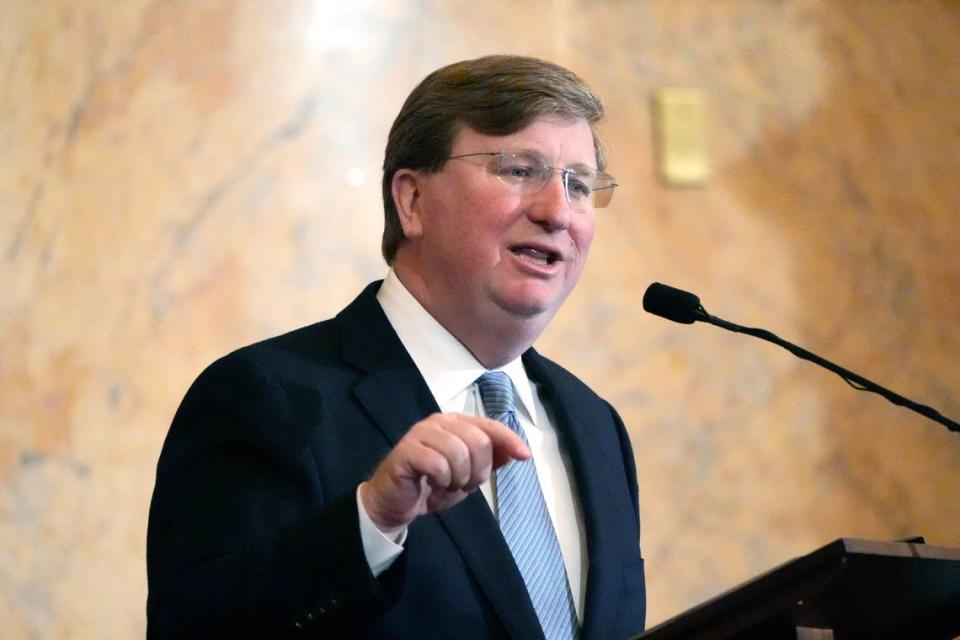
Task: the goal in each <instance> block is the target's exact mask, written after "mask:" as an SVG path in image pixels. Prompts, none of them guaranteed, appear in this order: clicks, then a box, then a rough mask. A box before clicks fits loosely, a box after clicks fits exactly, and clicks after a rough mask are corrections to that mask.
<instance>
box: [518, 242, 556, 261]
mask: <svg viewBox="0 0 960 640" xmlns="http://www.w3.org/2000/svg"><path fill="white" fill-rule="evenodd" d="M510 251H512V252H513V253H514V254H515V255H517V256H519V257H520V258H523V259H524V260H527V261H528V262H533V263H534V264H542V265H550V264H553V263H555V262H557V261H558V260H559V259H560V254H559V253H557V252H556V251H550V250H547V249H538V248H536V247H530V246H526V245H518V246H516V247H510Z"/></svg>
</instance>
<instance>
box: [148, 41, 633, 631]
mask: <svg viewBox="0 0 960 640" xmlns="http://www.w3.org/2000/svg"><path fill="white" fill-rule="evenodd" d="M602 116H603V110H602V106H601V104H600V102H599V100H598V99H597V98H596V96H595V95H594V94H593V92H592V91H591V90H590V89H589V88H588V87H587V86H586V85H585V84H583V82H582V81H581V80H580V79H579V78H577V77H576V76H575V75H573V74H572V73H570V72H569V71H567V70H565V69H563V68H561V67H558V66H556V65H553V64H550V63H547V62H544V61H541V60H536V59H531V58H521V57H513V56H491V57H486V58H480V59H477V60H469V61H465V62H461V63H457V64H454V65H450V66H448V67H444V68H442V69H440V70H438V71H436V72H434V73H432V74H431V75H429V76H428V77H427V78H426V79H424V80H423V82H421V84H420V85H419V86H418V87H417V88H416V89H414V91H413V92H412V93H411V95H410V96H409V97H408V99H407V101H406V103H405V104H404V106H403V108H402V109H401V112H400V114H399V115H398V117H397V119H396V121H395V122H394V125H393V128H392V129H391V132H390V137H389V140H388V143H387V149H386V155H385V160H384V177H383V195H384V207H385V212H386V224H385V230H384V238H383V251H384V256H385V258H386V260H387V263H388V264H389V265H390V266H391V269H390V271H389V273H388V274H387V277H386V279H385V281H384V282H383V283H382V284H381V283H374V284H372V285H370V286H369V287H368V288H367V289H366V290H365V291H364V292H363V293H361V294H360V296H359V297H358V298H357V299H356V300H355V301H354V302H353V303H351V304H350V305H349V306H348V307H347V308H345V309H344V310H343V311H342V312H341V313H340V314H338V315H337V317H336V318H334V319H333V320H328V321H326V322H321V323H318V324H316V325H312V326H309V327H305V328H303V329H300V330H297V331H294V332H292V333H289V334H286V335H284V336H280V337H278V338H273V339H270V340H267V341H265V342H262V343H259V344H256V345H252V346H249V347H246V348H243V349H240V350H238V351H236V352H234V353H232V354H230V355H228V356H226V357H225V358H223V359H221V360H219V361H218V362H216V363H214V364H213V365H212V366H211V367H209V368H208V369H207V370H206V371H204V372H203V374H202V375H201V376H200V377H199V378H198V380H197V381H196V382H195V383H194V385H193V386H192V387H191V389H190V391H189V392H188V394H187V396H186V397H185V398H184V400H183V403H182V404H181V406H180V408H179V410H178V411H177V415H176V417H175V418H174V421H173V425H172V426H171V429H170V433H169V435H168V437H167V441H166V443H165V445H164V451H163V453H162V455H161V457H160V462H159V464H158V469H157V484H156V489H155V493H154V498H153V502H152V505H151V512H150V524H149V529H148V547H147V562H148V576H149V587H150V595H149V601H148V636H150V637H155V638H160V637H184V636H191V635H198V636H199V635H206V636H211V635H212V636H222V637H238V636H240V637H271V638H272V637H285V636H297V635H305V636H314V637H349V638H506V637H512V638H524V639H526V638H538V637H539V638H543V637H549V638H574V637H581V638H623V637H630V636H632V635H634V634H636V633H639V632H640V631H642V629H643V623H644V612H645V597H644V575H643V561H642V560H641V557H640V552H639V516H638V511H637V488H636V474H635V469H634V463H633V458H632V452H631V448H630V444H629V441H628V439H627V434H626V431H625V429H624V427H623V424H622V422H621V420H620V418H619V417H618V416H617V414H616V412H615V411H614V410H613V409H612V407H610V406H609V405H608V404H607V403H606V402H604V401H603V400H601V399H600V398H598V397H597V396H596V395H595V394H594V393H593V392H592V391H590V390H589V389H588V388H587V387H586V386H585V385H583V384H582V383H581V382H579V381H578V380H577V379H576V378H574V377H573V376H572V375H571V374H570V373H568V372H566V371H565V370H563V369H561V368H560V367H559V366H557V365H556V364H554V363H553V362H551V361H549V360H547V359H546V358H544V357H542V356H540V355H539V354H537V353H536V352H535V351H534V350H533V349H532V348H531V344H532V343H533V342H534V340H535V339H536V338H537V337H538V336H539V335H540V333H541V332H542V331H543V329H544V328H545V327H546V325H547V323H548V322H549V321H550V319H551V318H552V317H553V315H554V313H555V312H556V311H557V309H558V308H559V306H560V304H561V303H562V302H563V300H564V299H565V298H566V296H567V295H568V294H569V293H570V291H571V290H572V289H573V287H574V285H575V284H576V282H577V280H578V278H579V276H580V273H581V271H582V269H583V266H584V263H585V261H586V258H587V254H588V252H589V249H590V244H591V240H592V237H593V228H594V215H595V208H596V207H597V206H598V205H600V206H603V205H605V204H606V202H607V201H608V200H609V197H610V195H611V194H612V191H613V188H614V187H615V186H616V185H615V184H614V183H613V180H612V179H611V178H610V177H609V176H608V175H606V174H605V173H604V168H605V158H604V154H603V151H602V147H601V146H600V142H599V138H598V137H597V135H596V132H595V130H594V125H595V124H596V123H597V122H598V121H599V120H600V119H601V118H602ZM584 333H585V335H586V334H587V331H586V330H585V332H584ZM585 348H587V346H586V344H585ZM485 414H486V415H485Z"/></svg>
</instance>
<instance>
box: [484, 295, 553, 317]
mask: <svg viewBox="0 0 960 640" xmlns="http://www.w3.org/2000/svg"><path fill="white" fill-rule="evenodd" d="M562 301H563V299H562V298H559V297H558V296H557V295H556V294H554V295H549V296H545V295H516V296H505V297H502V298H500V299H499V300H497V301H496V303H497V306H498V307H500V308H501V309H503V310H504V311H506V312H507V313H509V314H511V315H513V316H517V317H520V318H523V319H525V320H538V319H540V320H543V321H548V320H549V319H550V318H552V317H553V314H554V313H556V311H557V309H558V308H559V307H560V303H561V302H562Z"/></svg>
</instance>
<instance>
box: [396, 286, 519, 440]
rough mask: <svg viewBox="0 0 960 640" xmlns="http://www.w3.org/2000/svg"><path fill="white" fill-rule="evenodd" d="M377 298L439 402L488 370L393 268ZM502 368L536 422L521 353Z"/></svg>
mask: <svg viewBox="0 0 960 640" xmlns="http://www.w3.org/2000/svg"><path fill="white" fill-rule="evenodd" d="M377 301H379V303H380V306H381V307H383V312H384V314H385V315H386V316H387V320H388V321H389V322H390V324H391V326H393V329H394V331H396V332H397V336H399V338H400V342H402V343H403V346H404V347H405V348H406V350H407V353H409V354H410V357H411V358H412V359H413V362H414V364H416V365H417V369H419V370H420V375H422V376H423V379H424V380H425V381H426V383H427V387H428V388H429V389H430V393H432V394H433V398H434V400H436V402H437V404H438V405H439V406H441V407H443V406H444V405H446V404H447V403H449V402H450V401H451V400H452V399H453V398H454V397H456V396H457V394H459V393H461V392H463V391H464V390H465V389H466V388H467V387H469V386H470V385H472V384H473V383H474V382H475V381H476V379H477V378H479V377H480V376H481V375H483V373H485V372H486V371H487V369H486V368H485V367H484V366H483V365H482V364H480V362H479V361H478V360H477V359H476V358H475V357H474V356H473V354H472V353H470V351H468V350H467V348H466V347H465V346H464V345H463V343H462V342H460V341H459V340H457V338H456V337H454V335H453V334H451V333H450V332H449V331H447V330H446V329H445V328H444V327H443V325H441V324H440V323H439V322H437V320H436V318H434V317H433V316H431V315H430V313H429V312H428V311H427V310H426V309H424V308H423V305H421V304H420V302H419V301H418V300H417V299H416V298H414V297H413V294H411V293H410V291H409V290H407V288H406V287H405V286H404V284H403V283H402V282H401V281H400V278H398V277H397V275H396V273H395V272H394V270H393V269H390V270H389V271H388V272H387V275H386V277H385V278H384V280H383V284H382V285H381V286H380V290H379V291H378V292H377ZM498 370H501V371H503V372H504V373H506V374H507V375H508V376H509V377H510V381H511V382H512V383H513V388H514V392H515V398H516V403H517V404H518V405H519V406H518V407H517V409H518V410H520V411H523V412H525V413H526V415H527V417H528V418H529V419H530V421H531V422H532V423H533V424H536V411H534V410H533V407H534V403H533V391H532V389H531V388H530V379H529V378H528V377H527V372H526V370H525V369H524V368H523V361H522V360H521V359H520V358H519V357H518V358H516V359H514V360H512V361H511V362H508V363H507V364H506V365H504V366H502V367H499V369H498Z"/></svg>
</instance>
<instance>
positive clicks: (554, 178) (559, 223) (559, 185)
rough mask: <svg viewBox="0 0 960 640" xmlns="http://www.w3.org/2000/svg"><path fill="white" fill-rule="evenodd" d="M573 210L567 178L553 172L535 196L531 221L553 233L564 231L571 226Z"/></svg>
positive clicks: (558, 172) (531, 204)
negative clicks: (568, 195) (568, 193)
mask: <svg viewBox="0 0 960 640" xmlns="http://www.w3.org/2000/svg"><path fill="white" fill-rule="evenodd" d="M572 215H573V210H572V209H571V207H570V201H569V199H568V198H567V189H566V176H565V175H564V174H563V172H561V171H557V170H553V171H551V172H550V177H549V178H547V182H546V184H544V185H543V187H541V188H540V190H539V191H537V192H536V193H535V194H533V201H532V202H531V203H530V213H529V216H530V219H531V220H533V221H534V222H536V223H538V224H541V225H543V226H544V227H546V228H547V229H550V230H551V231H562V230H563V229H566V228H567V227H568V226H570V217H571V216H572Z"/></svg>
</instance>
